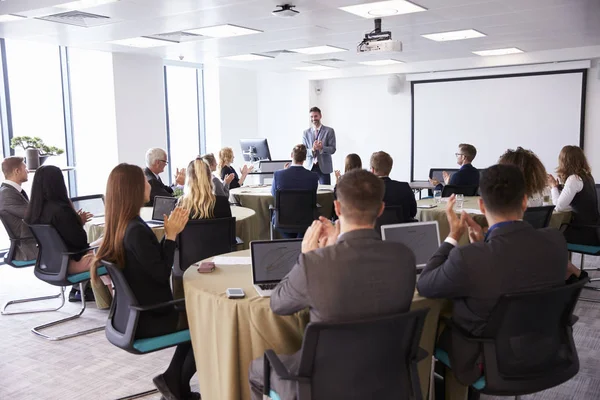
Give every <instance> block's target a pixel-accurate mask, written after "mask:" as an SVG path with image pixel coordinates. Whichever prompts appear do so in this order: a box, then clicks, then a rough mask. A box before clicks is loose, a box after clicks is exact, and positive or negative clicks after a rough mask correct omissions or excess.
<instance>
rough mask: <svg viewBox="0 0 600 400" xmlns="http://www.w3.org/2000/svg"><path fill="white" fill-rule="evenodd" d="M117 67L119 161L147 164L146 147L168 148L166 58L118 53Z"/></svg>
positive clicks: (115, 79)
mask: <svg viewBox="0 0 600 400" xmlns="http://www.w3.org/2000/svg"><path fill="white" fill-rule="evenodd" d="M113 71H114V83H115V114H116V121H117V145H118V155H119V162H127V163H131V164H137V165H139V166H144V165H145V160H144V157H145V154H146V150H148V149H149V148H151V147H161V148H163V149H166V148H167V127H166V117H165V85H164V73H163V60H162V59H161V58H156V57H147V56H140V55H132V54H123V53H114V54H113ZM163 179H165V177H164V176H163Z"/></svg>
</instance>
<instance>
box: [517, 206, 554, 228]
mask: <svg viewBox="0 0 600 400" xmlns="http://www.w3.org/2000/svg"><path fill="white" fill-rule="evenodd" d="M554 207H555V206H541V207H527V210H525V213H524V214H523V221H526V222H529V224H530V225H531V226H533V227H534V228H535V229H542V228H547V227H548V225H550V219H551V218H552V212H553V211H554Z"/></svg>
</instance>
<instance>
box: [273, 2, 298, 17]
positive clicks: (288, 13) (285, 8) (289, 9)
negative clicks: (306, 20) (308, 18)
mask: <svg viewBox="0 0 600 400" xmlns="http://www.w3.org/2000/svg"><path fill="white" fill-rule="evenodd" d="M277 7H279V9H277V10H273V11H272V12H271V14H273V15H274V16H276V17H295V16H296V15H298V14H300V11H296V10H294V8H296V6H295V5H293V4H282V5H280V6H277Z"/></svg>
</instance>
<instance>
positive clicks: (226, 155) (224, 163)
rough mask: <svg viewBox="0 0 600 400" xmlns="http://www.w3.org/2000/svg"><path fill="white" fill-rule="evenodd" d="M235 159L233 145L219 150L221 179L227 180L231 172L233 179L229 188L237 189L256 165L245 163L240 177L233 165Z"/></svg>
mask: <svg viewBox="0 0 600 400" xmlns="http://www.w3.org/2000/svg"><path fill="white" fill-rule="evenodd" d="M233 159H234V156H233V150H231V147H223V148H222V149H221V151H219V166H220V167H221V179H222V180H225V177H227V176H228V175H229V174H233V179H232V180H231V182H230V183H229V189H235V188H239V187H240V186H242V185H243V184H244V181H245V180H246V177H247V176H248V174H249V173H250V172H252V170H253V169H254V167H252V166H250V167H248V166H247V165H244V166H243V167H242V177H241V178H240V177H239V176H238V174H237V172H235V169H233V167H232V166H231V163H232V162H233Z"/></svg>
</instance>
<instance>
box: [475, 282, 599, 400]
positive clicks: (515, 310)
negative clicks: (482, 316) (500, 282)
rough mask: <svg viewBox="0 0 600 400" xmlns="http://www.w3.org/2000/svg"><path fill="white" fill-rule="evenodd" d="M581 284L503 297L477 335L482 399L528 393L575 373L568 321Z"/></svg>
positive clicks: (570, 330) (575, 361) (581, 286)
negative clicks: (487, 395) (482, 375)
mask: <svg viewBox="0 0 600 400" xmlns="http://www.w3.org/2000/svg"><path fill="white" fill-rule="evenodd" d="M586 283H587V280H580V281H578V282H576V283H573V284H570V285H564V286H560V287H555V288H550V289H544V290H537V291H532V292H527V293H516V294H508V295H504V296H502V297H501V298H500V300H499V302H498V305H497V306H496V308H495V309H494V311H493V312H492V315H491V318H490V320H489V323H488V324H487V326H486V328H485V331H484V333H483V337H484V338H488V339H491V340H488V341H485V342H484V344H483V351H484V363H485V364H484V370H485V378H486V388H485V393H490V394H497V395H503V394H505V395H510V394H513V395H514V394H525V393H534V392H539V391H541V390H544V389H547V388H550V387H553V386H556V385H559V384H561V383H563V382H565V381H566V380H568V379H570V378H571V377H573V376H574V375H575V374H577V372H578V371H579V358H578V356H577V349H576V348H575V343H574V341H573V330H572V327H571V323H570V321H571V318H572V315H573V310H574V308H575V305H576V304H577V300H578V298H579V294H580V292H581V289H582V288H583V285H585V284H586Z"/></svg>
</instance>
